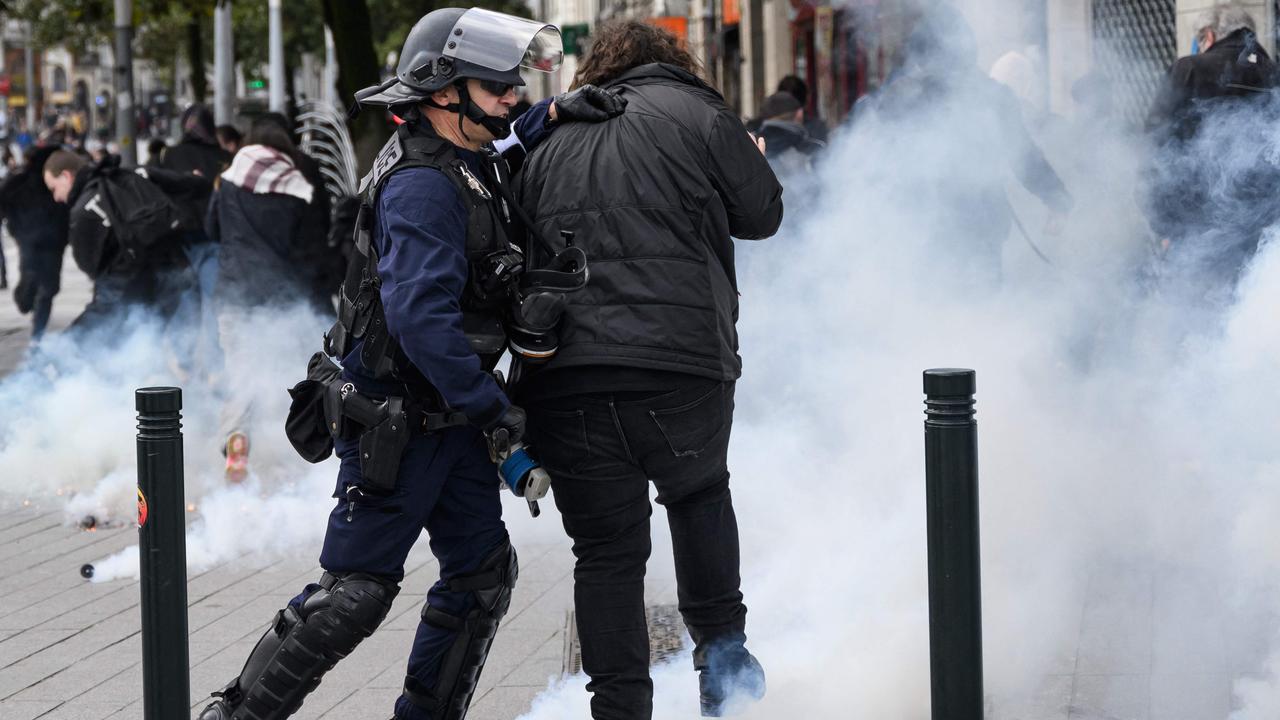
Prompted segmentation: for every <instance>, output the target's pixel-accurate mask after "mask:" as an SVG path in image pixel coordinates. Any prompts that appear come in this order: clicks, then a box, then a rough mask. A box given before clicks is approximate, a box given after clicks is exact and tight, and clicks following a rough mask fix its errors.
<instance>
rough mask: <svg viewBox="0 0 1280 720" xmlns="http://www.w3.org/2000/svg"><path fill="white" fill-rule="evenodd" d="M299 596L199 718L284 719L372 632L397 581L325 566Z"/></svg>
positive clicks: (388, 603) (390, 597)
mask: <svg viewBox="0 0 1280 720" xmlns="http://www.w3.org/2000/svg"><path fill="white" fill-rule="evenodd" d="M308 588H309V590H310V593H309V594H307V595H306V597H305V599H303V600H302V602H300V603H296V604H295V603H290V604H289V605H287V606H285V608H284V609H283V610H281V611H280V612H278V613H276V617H275V621H274V622H272V624H271V627H270V628H268V629H267V632H266V633H265V634H263V636H262V639H261V640H259V641H258V644H257V645H256V646H254V648H253V652H251V653H249V659H248V660H247V661H246V662H245V664H244V669H243V670H241V671H240V675H239V676H238V677H236V678H235V679H234V680H232V681H231V682H230V683H228V684H227V686H226V687H225V688H223V689H221V690H219V691H217V692H215V693H213V696H214V697H215V698H216V699H215V700H214V701H213V702H212V703H210V704H209V705H208V706H207V707H206V708H205V709H204V710H202V711H201V712H200V715H198V716H197V718H198V720H283V718H287V717H289V716H290V715H292V714H293V713H294V712H296V711H297V709H298V708H299V707H301V706H302V700H303V698H305V697H306V696H307V694H308V693H310V692H311V691H312V690H314V689H315V688H316V687H317V686H318V685H319V684H320V678H321V677H322V676H323V675H324V674H325V673H326V672H328V671H329V670H330V669H331V668H332V667H333V666H334V665H335V664H337V662H338V661H339V660H341V659H342V658H344V657H346V656H347V655H349V654H350V653H351V651H352V650H354V649H355V648H356V645H357V644H359V643H360V641H361V640H363V639H364V638H367V637H369V636H370V635H371V634H373V631H374V630H375V629H377V627H378V625H380V624H381V623H382V621H383V619H384V618H386V616H387V612H388V611H390V610H391V601H392V600H393V599H394V598H395V596H396V593H398V592H399V591H400V587H399V586H398V585H397V584H395V583H392V582H388V581H386V580H384V579H382V578H378V577H375V576H372V575H364V574H361V573H349V574H347V575H344V576H342V577H338V576H335V575H331V574H329V573H325V574H324V575H323V576H322V577H321V578H320V582H319V584H316V585H310V586H308Z"/></svg>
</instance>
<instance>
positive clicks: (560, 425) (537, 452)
mask: <svg viewBox="0 0 1280 720" xmlns="http://www.w3.org/2000/svg"><path fill="white" fill-rule="evenodd" d="M529 424H530V429H531V433H530V434H531V435H533V437H534V438H536V440H535V442H534V443H531V445H533V447H532V450H533V454H534V456H535V457H537V458H538V461H539V462H541V463H542V464H544V465H546V466H547V468H548V469H549V470H553V471H554V470H564V471H568V472H575V471H577V470H578V468H580V467H582V464H583V463H584V462H586V461H587V458H588V457H590V455H591V445H590V444H589V443H588V442H587V420H586V416H585V415H584V414H583V412H582V411H581V410H546V409H537V410H531V411H530V417H529ZM531 439H532V438H531Z"/></svg>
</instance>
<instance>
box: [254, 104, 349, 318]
mask: <svg viewBox="0 0 1280 720" xmlns="http://www.w3.org/2000/svg"><path fill="white" fill-rule="evenodd" d="M263 121H266V122H272V123H275V124H276V126H277V127H279V128H280V130H281V131H282V132H283V133H284V136H285V137H286V138H287V139H288V140H289V147H291V148H293V149H292V150H291V151H290V157H292V158H293V161H294V163H295V165H297V168H298V171H299V172H301V173H302V177H304V178H306V180H307V182H309V183H311V187H312V188H314V192H313V193H312V195H311V202H309V203H307V217H306V218H305V219H304V220H303V224H304V225H305V227H306V232H305V233H303V234H302V235H301V236H299V237H298V239H297V242H296V243H295V244H294V258H293V259H294V262H295V263H296V267H297V268H298V269H299V270H300V271H301V272H302V273H303V274H304V275H305V278H306V282H305V287H306V290H307V297H308V299H309V301H310V302H311V304H312V306H313V307H314V308H315V309H316V311H317V312H318V313H320V314H321V315H328V314H329V313H332V312H333V311H334V307H333V295H334V293H336V292H337V288H338V285H340V284H342V278H343V277H344V276H345V274H346V270H347V265H346V261H345V258H344V257H343V256H341V255H340V254H339V253H336V252H334V250H333V247H332V246H331V245H330V243H329V224H330V222H331V216H332V209H331V208H332V203H333V199H332V198H330V197H329V191H328V189H327V188H326V187H325V183H324V175H323V174H322V173H321V172H320V163H318V162H316V160H315V158H313V157H311V156H310V155H307V154H306V153H304V152H302V149H301V148H299V147H298V146H297V137H296V134H295V133H294V132H293V130H292V128H291V127H290V125H289V120H288V118H286V117H285V116H284V115H282V114H280V113H275V112H271V113H265V114H264V115H262V116H261V117H260V118H258V121H255V124H257V122H263ZM335 277H336V278H337V280H336V282H335V281H334V278H335Z"/></svg>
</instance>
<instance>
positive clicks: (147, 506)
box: [135, 387, 191, 720]
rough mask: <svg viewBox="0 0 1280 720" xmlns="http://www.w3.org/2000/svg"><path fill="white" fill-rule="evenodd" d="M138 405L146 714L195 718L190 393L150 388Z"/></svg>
mask: <svg viewBox="0 0 1280 720" xmlns="http://www.w3.org/2000/svg"><path fill="white" fill-rule="evenodd" d="M135 399H136V401H137V408H138V545H139V547H138V556H139V570H140V572H141V576H142V697H143V700H142V708H143V710H142V713H143V714H142V716H143V718H144V720H173V719H174V718H185V717H190V715H191V682H190V679H189V678H188V675H187V673H188V671H189V667H190V655H189V653H188V647H187V521H186V513H185V512H183V508H184V500H183V480H182V413H181V410H182V390H180V389H178V388H166V387H159V388H142V389H140V390H138V391H137V393H136V394H135Z"/></svg>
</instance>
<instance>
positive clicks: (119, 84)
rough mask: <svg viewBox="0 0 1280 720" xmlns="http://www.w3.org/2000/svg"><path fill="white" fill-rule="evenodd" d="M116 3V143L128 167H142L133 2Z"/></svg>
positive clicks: (129, 0) (118, 1) (121, 158)
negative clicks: (136, 120)
mask: <svg viewBox="0 0 1280 720" xmlns="http://www.w3.org/2000/svg"><path fill="white" fill-rule="evenodd" d="M115 3H116V70H115V79H116V141H117V142H118V143H119V144H120V160H121V163H122V164H124V165H125V166H126V167H133V166H135V165H137V164H138V148H137V143H135V142H134V132H135V128H134V117H133V0H115Z"/></svg>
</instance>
